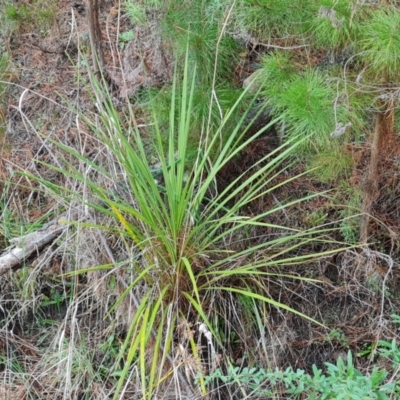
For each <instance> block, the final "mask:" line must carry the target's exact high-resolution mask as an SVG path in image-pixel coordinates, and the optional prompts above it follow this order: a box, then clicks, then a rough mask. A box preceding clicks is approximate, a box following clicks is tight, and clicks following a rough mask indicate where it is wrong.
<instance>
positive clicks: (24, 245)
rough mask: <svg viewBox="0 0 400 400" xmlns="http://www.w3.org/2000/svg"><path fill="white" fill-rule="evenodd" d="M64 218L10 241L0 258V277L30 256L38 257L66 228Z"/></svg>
mask: <svg viewBox="0 0 400 400" xmlns="http://www.w3.org/2000/svg"><path fill="white" fill-rule="evenodd" d="M65 217H66V214H62V215H61V216H58V217H57V218H55V219H53V220H52V221H50V222H48V223H47V224H46V225H44V226H43V227H42V228H40V229H38V230H36V231H35V232H32V233H29V234H28V235H25V236H20V237H18V238H14V239H11V240H10V242H11V243H12V246H10V247H9V248H8V249H6V251H5V252H4V253H3V254H2V255H1V256H0V275H4V274H5V273H7V272H8V271H10V270H12V269H14V268H16V267H18V266H20V265H22V264H23V262H24V261H26V260H27V259H28V258H30V257H32V256H36V257H37V256H39V254H40V251H41V250H42V249H43V248H44V247H45V246H47V245H49V244H51V243H52V242H53V241H54V240H55V239H56V238H57V237H58V236H60V235H61V233H62V232H64V230H65V229H66V228H67V227H68V225H67V224H66V219H65Z"/></svg>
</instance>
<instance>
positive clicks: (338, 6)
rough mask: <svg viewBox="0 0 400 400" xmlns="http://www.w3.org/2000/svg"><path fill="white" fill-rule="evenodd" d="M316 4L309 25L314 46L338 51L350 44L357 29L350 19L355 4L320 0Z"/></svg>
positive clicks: (346, 1)
mask: <svg viewBox="0 0 400 400" xmlns="http://www.w3.org/2000/svg"><path fill="white" fill-rule="evenodd" d="M318 3H319V4H318V5H316V7H315V10H314V18H313V19H311V24H310V32H311V33H312V35H313V38H314V42H315V44H316V45H317V46H321V47H327V48H330V49H340V48H343V47H345V46H348V45H349V44H351V43H352V42H353V40H354V38H355V37H356V31H357V29H358V24H357V23H354V21H353V19H352V18H353V17H354V13H353V11H354V7H356V5H355V2H354V1H353V2H352V1H348V0H339V1H335V0H322V1H320V2H318Z"/></svg>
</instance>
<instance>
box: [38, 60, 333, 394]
mask: <svg viewBox="0 0 400 400" xmlns="http://www.w3.org/2000/svg"><path fill="white" fill-rule="evenodd" d="M175 76H176V78H175V80H174V83H173V89H172V101H171V110H170V119H169V128H168V132H167V136H168V137H167V140H165V132H162V131H161V128H160V126H159V125H158V122H157V112H156V110H155V111H154V115H153V117H154V120H153V126H154V128H155V138H154V142H155V143H154V148H155V151H156V153H157V158H158V160H159V162H158V163H157V165H156V166H155V165H154V164H152V163H150V162H149V160H148V159H149V157H148V154H147V153H148V151H147V148H148V147H146V146H147V143H145V141H144V139H143V138H142V136H141V133H140V130H139V128H138V127H137V124H136V122H135V118H134V115H133V111H132V110H131V112H130V113H129V115H128V117H129V118H128V119H127V121H128V122H129V123H128V124H124V122H126V121H122V119H121V117H120V114H119V113H118V112H117V111H116V109H115V108H114V107H113V105H112V102H111V99H110V97H109V96H107V95H106V94H105V93H107V91H106V89H105V88H104V86H103V85H102V84H101V83H99V82H96V81H95V80H92V85H93V90H94V93H95V94H96V104H97V107H98V115H99V116H100V121H99V120H97V121H96V122H94V120H90V119H89V118H87V117H85V116H83V115H81V118H82V119H83V120H85V122H86V123H87V124H88V125H89V126H90V127H91V129H92V130H93V131H94V132H95V133H96V134H97V135H99V137H100V138H101V140H102V141H103V142H104V143H105V144H106V145H107V146H108V147H109V149H110V150H111V153H112V154H113V155H114V156H115V160H116V162H117V164H118V165H119V168H121V169H122V174H121V175H124V176H125V177H126V180H125V183H124V184H125V186H126V187H125V190H127V191H128V192H129V193H130V196H131V198H132V199H133V201H126V200H124V198H123V196H122V197H119V196H118V195H117V194H115V193H111V192H110V191H107V190H105V189H104V188H102V187H101V186H100V185H98V184H97V183H96V182H95V181H94V180H93V181H91V180H90V179H89V178H88V176H83V175H82V174H81V173H80V172H79V171H77V170H76V169H74V167H73V166H72V165H69V171H67V172H65V170H63V173H66V174H68V175H70V176H71V177H75V178H76V179H78V180H80V181H82V182H85V184H86V185H87V187H89V188H90V189H91V191H92V193H93V194H94V195H95V197H97V198H98V200H100V201H97V202H96V201H95V202H90V203H89V205H90V206H91V207H93V208H95V209H96V210H97V211H100V212H101V213H104V214H107V215H111V216H112V217H113V218H114V220H115V225H114V226H110V227H103V228H104V229H108V230H110V231H113V232H117V234H119V235H121V236H122V237H123V239H124V242H125V243H126V246H127V247H128V248H129V249H130V251H129V253H130V254H132V250H131V249H132V248H133V252H134V254H136V255H137V257H135V258H134V259H131V260H128V261H129V262H128V264H129V265H128V269H129V272H130V273H131V276H133V278H132V280H131V281H130V282H128V284H127V286H126V290H125V291H124V293H123V294H122V295H120V297H119V298H118V299H117V301H116V303H115V306H114V308H113V309H115V308H117V307H118V306H119V305H120V304H121V302H122V301H124V299H126V298H127V296H132V293H138V290H136V289H137V288H138V287H141V288H145V289H144V292H145V293H144V294H143V295H142V296H140V298H135V305H134V307H135V309H136V311H135V313H134V316H133V318H132V320H131V321H130V323H129V328H128V329H127V334H126V337H125V341H124V343H123V345H122V347H121V352H120V355H119V360H116V362H115V366H116V367H115V368H116V371H115V373H116V374H118V375H119V376H120V379H119V383H118V385H117V388H116V390H115V394H114V399H117V398H120V397H119V396H121V393H122V390H123V385H124V383H125V382H126V380H127V379H128V378H129V377H130V374H131V373H132V367H133V366H134V365H135V366H136V367H137V368H138V370H139V372H140V377H141V378H140V380H141V387H142V393H143V398H146V399H151V398H153V397H152V396H153V393H154V391H155V390H156V389H157V388H158V387H159V386H160V384H161V382H163V381H166V380H168V379H169V378H170V377H171V375H172V374H175V376H178V378H177V379H178V381H179V382H180V383H181V384H183V385H186V389H187V390H191V389H190V385H189V384H188V382H187V377H186V375H184V374H180V373H179V370H180V369H179V366H177V365H176V363H175V365H174V363H173V360H172V358H171V357H173V358H175V360H176V358H177V357H178V356H177V354H178V351H179V352H180V354H181V358H180V360H183V361H181V364H184V363H185V361H184V357H183V355H182V352H183V351H185V352H187V354H189V355H190V357H191V358H190V359H191V360H194V362H195V363H197V364H196V365H200V362H201V360H204V359H205V358H206V356H207V355H206V354H204V349H203V350H202V349H201V347H199V346H198V345H197V343H196V341H195V336H193V332H192V330H191V329H190V326H192V325H190V324H193V326H194V324H197V326H198V327H201V329H202V330H203V333H204V332H205V333H206V335H207V337H208V341H209V342H208V343H209V344H210V345H211V346H214V345H215V346H218V345H220V346H222V341H221V337H220V329H219V327H220V326H221V324H223V323H224V321H223V320H222V321H221V319H222V318H221V317H220V315H221V314H220V311H219V310H218V308H217V306H216V304H217V302H216V301H215V299H217V298H222V297H223V296H226V295H230V296H236V297H241V298H248V299H249V300H250V301H251V302H252V304H265V305H268V306H272V307H278V308H281V309H283V310H287V311H290V312H293V313H296V314H299V315H302V316H303V317H304V318H308V319H310V320H312V319H311V318H309V317H307V316H305V315H303V314H301V313H299V312H298V311H296V310H294V309H292V308H290V307H289V306H287V305H285V304H282V303H280V302H278V301H276V300H274V299H272V298H271V297H270V296H269V295H268V291H267V289H266V287H265V284H264V282H265V280H266V279H270V278H271V277H272V278H273V276H274V275H275V276H276V275H277V273H276V272H274V273H273V272H271V267H276V266H282V267H284V266H285V265H293V264H300V263H304V262H308V261H310V260H312V259H315V258H316V257H318V256H321V255H323V254H328V253H329V252H334V251H337V250H329V251H326V252H325V253H319V254H315V253H313V254H309V253H306V252H305V254H303V255H299V254H300V252H299V248H301V247H302V246H305V245H309V244H312V243H321V242H327V241H328V239H327V236H326V234H327V231H328V229H322V228H321V229H318V228H314V229H313V230H311V231H300V230H297V229H293V228H290V227H284V226H278V225H274V224H272V223H269V222H268V220H269V218H270V216H271V215H272V214H273V213H275V212H279V211H282V210H283V209H284V208H285V207H289V206H291V205H293V204H294V203H296V202H299V201H304V200H307V199H309V198H311V197H312V196H309V197H307V198H303V199H301V200H294V201H292V202H291V203H288V204H286V205H278V206H276V207H275V208H273V209H268V210H265V211H263V212H262V213H260V214H258V215H253V216H248V215H246V212H245V209H246V207H248V205H249V204H250V203H251V202H253V201H254V200H255V199H257V198H259V197H261V196H266V195H268V193H271V192H272V191H273V190H274V189H276V188H277V187H278V186H282V185H284V184H285V183H286V182H288V181H289V180H293V179H295V178H290V179H289V180H288V181H286V182H283V183H282V182H280V183H279V184H277V185H273V184H272V182H273V178H274V177H276V176H277V175H279V174H280V173H281V172H282V171H278V167H279V165H281V164H282V162H283V161H284V160H286V159H287V158H288V156H289V155H290V154H292V152H293V150H294V149H295V147H296V146H298V145H299V143H300V142H299V140H297V138H296V140H293V141H292V142H291V141H289V142H288V143H287V144H285V145H282V146H281V147H280V148H278V149H276V150H275V151H273V152H272V153H270V154H266V155H265V157H263V158H262V159H261V160H259V161H258V162H257V163H256V165H254V166H252V167H250V168H249V170H247V171H245V172H244V173H243V175H241V176H239V177H237V179H235V180H234V181H233V182H232V183H230V184H229V185H228V186H227V187H226V188H224V189H222V190H221V191H218V188H217V185H216V181H217V178H218V174H219V173H220V171H221V169H222V168H223V167H224V166H226V165H227V163H229V162H232V160H234V158H235V157H236V156H237V155H238V154H239V153H240V151H241V150H242V149H243V148H245V147H246V146H247V145H248V144H249V143H250V142H251V141H253V140H254V139H255V138H256V137H258V136H260V135H262V134H263V133H264V132H265V131H266V130H267V129H268V128H269V127H271V126H272V125H273V124H274V123H276V122H277V120H278V119H279V118H278V119H276V120H274V121H271V122H270V123H269V124H268V125H267V126H265V127H264V128H262V129H261V130H260V131H259V132H257V133H256V134H255V135H253V136H252V137H250V138H247V137H248V135H247V136H246V135H245V133H246V128H245V127H244V125H245V124H244V120H245V118H246V115H244V116H243V118H242V120H241V121H240V123H238V124H237V125H236V126H235V127H234V128H233V129H232V127H231V126H230V125H229V129H230V131H229V134H226V132H225V129H226V127H227V126H228V122H229V119H230V117H231V116H232V115H233V113H235V112H238V111H237V110H238V106H239V104H242V103H241V101H242V100H243V98H244V96H245V95H246V93H243V95H242V96H241V98H240V99H239V100H238V102H237V104H236V105H235V107H234V108H233V109H231V110H230V111H229V112H228V113H227V115H225V116H224V117H223V118H221V123H220V127H219V129H218V130H217V132H213V133H212V134H211V132H210V130H209V129H208V125H207V122H206V121H205V122H204V124H203V132H202V135H201V138H200V141H199V143H198V151H197V155H196V158H195V161H194V162H193V158H192V159H191V160H190V162H188V144H189V142H190V141H191V134H192V132H191V128H190V127H191V118H192V110H193V106H194V104H193V93H194V88H195V85H196V79H197V76H196V72H195V71H192V73H189V68H188V57H187V56H186V63H185V68H184V73H183V79H182V81H181V83H179V79H178V73H176V74H175ZM212 101H216V100H213V98H212V96H210V103H211V102H212ZM211 106H212V104H210V107H211ZM197 137H198V136H197ZM165 143H166V144H165ZM59 146H60V147H61V148H62V149H63V150H65V151H67V152H68V153H69V154H70V155H72V156H75V157H77V158H79V159H80V160H81V161H84V162H86V163H87V164H88V165H90V166H91V169H92V170H93V171H96V172H97V173H99V174H104V173H106V171H105V170H104V168H103V167H102V166H100V165H96V164H95V163H94V162H93V161H90V160H89V159H87V158H85V156H82V155H79V154H78V153H77V152H76V151H75V150H73V149H71V148H69V147H66V146H64V145H61V144H59ZM53 168H54V167H53ZM282 168H283V167H282ZM55 169H57V168H55ZM283 169H284V168H283ZM60 171H61V170H60ZM43 183H44V184H46V182H43ZM47 186H48V187H51V188H54V185H50V184H47ZM255 228H260V229H262V228H265V229H269V230H271V229H272V230H276V231H279V232H280V234H279V235H277V236H276V237H274V238H272V239H268V240H266V239H265V240H264V239H263V240H260V239H258V240H255V239H254V238H251V237H249V234H248V232H249V231H251V230H254V229H255ZM246 235H247V236H246ZM245 240H247V242H246V243H245V244H244V245H243V241H245ZM239 244H240V245H239ZM337 247H338V246H336V248H337ZM293 254H296V255H293ZM126 265H127V264H126V263H125V264H124V266H125V268H126ZM77 268H79V266H77ZM100 268H101V269H105V268H110V269H112V268H115V265H110V266H101V267H100V266H99V267H95V266H94V267H93V268H92V269H90V270H91V271H93V270H96V269H100ZM121 268H124V267H123V266H121ZM115 269H116V270H118V268H115ZM275 271H276V270H275ZM86 272H88V270H87V269H85V270H83V269H80V270H79V269H78V270H77V271H75V272H74V274H84V273H86ZM279 275H280V276H288V275H284V273H282V274H279ZM289 277H290V276H289ZM291 278H293V279H304V280H306V278H301V277H291ZM308 280H309V279H308ZM139 292H141V293H143V290H139ZM111 311H112V310H110V312H111ZM182 321H187V325H186V328H185V329H184V331H185V334H182V333H179V332H182ZM312 321H313V322H314V323H318V322H317V321H314V320H312ZM238 329H239V328H238ZM179 335H181V336H185V335H186V336H185V337H186V342H185V343H186V348H185V349H184V350H182V348H180V347H179V345H178V344H177V336H179ZM182 342H183V338H182ZM149 349H150V350H151V351H150V350H149ZM149 351H150V354H149ZM209 351H210V349H209ZM209 356H210V354H209ZM210 357H211V356H210ZM121 360H124V367H123V370H122V371H121V370H120V361H121ZM195 369H196V368H195ZM199 370H200V367H198V368H197V370H195V371H193V370H192V372H193V375H192V376H193V377H194V376H195V375H197V374H198V372H199ZM202 382H203V383H202ZM200 389H201V390H202V392H203V393H204V392H205V391H206V387H205V386H204V381H202V380H201V379H200Z"/></svg>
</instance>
